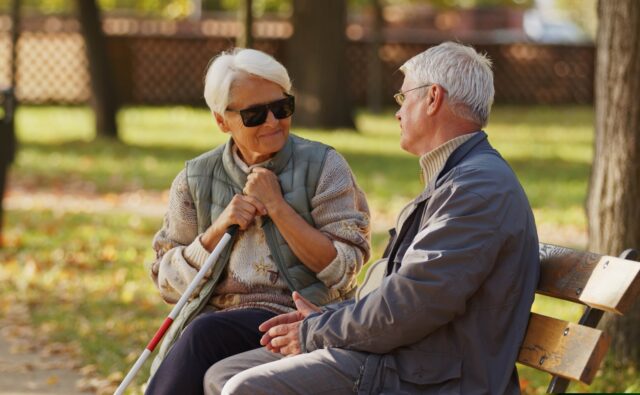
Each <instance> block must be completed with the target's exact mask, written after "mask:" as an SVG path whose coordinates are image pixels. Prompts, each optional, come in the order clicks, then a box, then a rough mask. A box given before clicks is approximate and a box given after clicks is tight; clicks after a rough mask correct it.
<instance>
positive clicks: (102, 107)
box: [76, 0, 118, 139]
mask: <svg viewBox="0 0 640 395" xmlns="http://www.w3.org/2000/svg"><path fill="white" fill-rule="evenodd" d="M76 5H77V7H78V15H79V19H80V25H81V26H82V35H83V37H84V42H85V47H86V49H87V59H88V60H89V75H90V77H91V106H92V107H93V111H94V113H95V116H96V133H97V134H98V135H99V136H103V137H109V138H116V139H117V138H118V125H117V123H116V113H117V112H118V102H117V97H116V91H115V84H114V80H113V75H112V71H111V66H110V64H109V57H108V56H107V44H106V40H105V38H104V32H103V31H102V18H101V16H100V8H99V6H98V4H97V2H96V0H76Z"/></svg>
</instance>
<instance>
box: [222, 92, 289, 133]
mask: <svg viewBox="0 0 640 395" xmlns="http://www.w3.org/2000/svg"><path fill="white" fill-rule="evenodd" d="M285 96H286V97H285V98H284V99H280V100H276V101H273V102H271V103H267V104H260V105H258V106H253V107H249V108H245V109H244V110H229V109H227V111H231V112H238V113H240V117H241V118H242V124H243V125H244V126H246V127H248V128H250V127H254V126H260V125H262V124H263V123H264V122H265V121H266V120H267V116H268V115H269V111H271V112H272V113H273V116H274V117H276V119H285V118H289V117H290V116H291V115H293V112H294V111H295V109H296V102H295V99H294V97H293V96H291V95H287V94H286V93H285Z"/></svg>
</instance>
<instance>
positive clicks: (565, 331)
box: [563, 328, 569, 336]
mask: <svg viewBox="0 0 640 395" xmlns="http://www.w3.org/2000/svg"><path fill="white" fill-rule="evenodd" d="M568 334H569V328H567V329H565V330H564V332H563V336H567V335H568Z"/></svg>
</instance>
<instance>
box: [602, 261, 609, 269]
mask: <svg viewBox="0 0 640 395" xmlns="http://www.w3.org/2000/svg"><path fill="white" fill-rule="evenodd" d="M607 266H609V261H604V265H602V268H603V269H606V268H607Z"/></svg>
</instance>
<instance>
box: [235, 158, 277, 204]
mask: <svg viewBox="0 0 640 395" xmlns="http://www.w3.org/2000/svg"><path fill="white" fill-rule="evenodd" d="M242 192H243V193H244V194H245V196H251V197H254V198H256V199H258V200H259V201H260V202H262V203H263V204H264V206H265V207H266V209H267V212H272V211H274V210H276V208H277V207H278V206H279V205H281V204H282V203H284V198H283V197H282V190H281V189H280V183H279V182H278V177H277V176H276V175H275V174H274V173H273V172H272V171H271V170H268V169H265V168H263V167H254V168H253V169H252V170H251V173H249V175H248V176H247V183H246V184H245V186H244V189H243V190H242Z"/></svg>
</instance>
